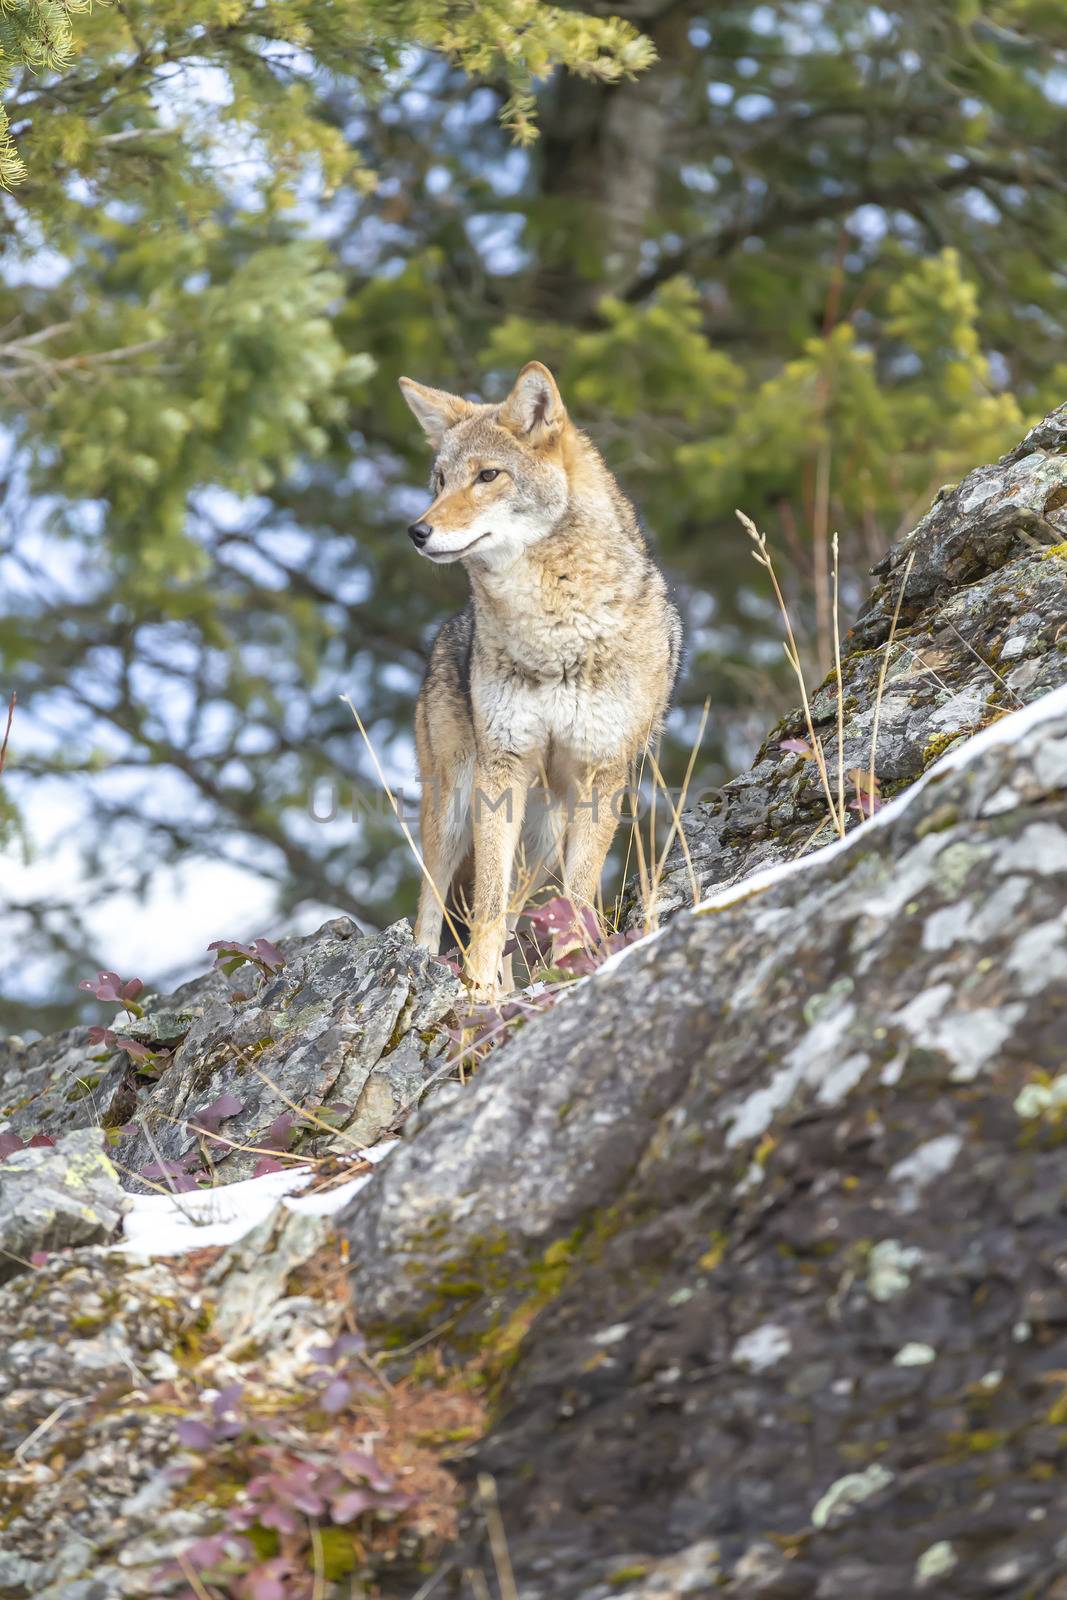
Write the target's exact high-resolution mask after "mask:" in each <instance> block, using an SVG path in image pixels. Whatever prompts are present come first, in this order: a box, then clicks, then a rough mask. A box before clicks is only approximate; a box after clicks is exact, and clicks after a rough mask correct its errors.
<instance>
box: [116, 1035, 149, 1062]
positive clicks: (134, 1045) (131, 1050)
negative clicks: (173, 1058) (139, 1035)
mask: <svg viewBox="0 0 1067 1600" xmlns="http://www.w3.org/2000/svg"><path fill="white" fill-rule="evenodd" d="M111 1042H112V1044H114V1045H115V1046H116V1048H117V1049H119V1050H125V1052H126V1054H127V1055H128V1056H133V1057H134V1059H135V1060H137V1061H143V1060H144V1058H145V1056H150V1055H152V1054H153V1051H151V1050H149V1048H148V1046H147V1045H146V1044H141V1042H140V1040H138V1039H124V1038H123V1037H122V1035H121V1034H118V1035H116V1036H115V1038H113V1039H112V1041H111Z"/></svg>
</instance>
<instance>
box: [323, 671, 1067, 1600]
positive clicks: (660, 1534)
mask: <svg viewBox="0 0 1067 1600" xmlns="http://www.w3.org/2000/svg"><path fill="white" fill-rule="evenodd" d="M1027 719H1029V720H1027ZM1065 951H1067V693H1064V692H1062V691H1061V692H1060V693H1058V694H1056V695H1053V696H1050V697H1048V698H1047V699H1046V700H1045V701H1044V702H1042V703H1040V704H1038V705H1035V706H1033V707H1032V708H1030V710H1029V712H1027V713H1021V714H1020V717H1019V719H1018V720H1017V721H1011V722H1006V723H1004V725H1003V727H1002V728H1000V729H994V730H990V732H989V734H987V735H986V736H985V738H984V739H983V740H979V741H974V742H973V743H972V744H971V745H969V746H967V747H965V748H964V749H963V750H961V752H960V754H959V757H958V759H957V762H956V764H955V765H953V766H951V767H949V768H948V769H947V770H946V769H941V770H940V771H939V772H938V773H936V774H932V775H931V777H930V778H929V779H928V780H927V781H926V783H925V784H924V785H922V786H921V787H919V789H918V790H917V791H913V792H912V793H911V794H910V795H909V796H907V797H903V798H902V799H901V801H900V802H899V803H898V805H897V806H895V807H892V808H887V810H886V812H885V813H883V815H882V816H881V817H880V818H879V820H878V822H877V824H876V825H875V826H873V827H870V828H868V829H866V830H864V831H863V832H862V833H856V834H854V835H853V836H852V837H851V838H850V839H849V840H848V841H847V842H846V844H845V845H844V846H843V847H840V848H838V849H836V850H834V851H832V852H830V853H828V854H827V855H826V856H824V857H821V858H819V859H817V860H814V861H811V862H807V863H804V864H803V866H802V868H801V869H799V870H797V871H795V872H793V873H792V874H791V875H789V876H787V877H785V878H783V879H781V880H779V881H778V882H777V883H775V884H773V885H771V886H770V887H767V888H765V889H764V890H762V891H757V892H756V893H750V894H748V895H742V896H740V897H739V898H738V899H737V900H736V902H735V903H734V904H732V905H729V906H725V907H723V908H721V909H717V910H715V911H709V912H706V913H703V914H697V915H684V916H678V917H677V918H675V919H674V920H673V921H672V922H671V923H670V925H669V926H668V927H667V929H666V930H665V931H664V932H663V933H662V934H661V935H660V936H659V937H658V938H656V939H654V940H652V941H650V942H649V943H647V944H645V945H641V946H638V947H636V948H635V949H634V950H633V951H632V953H630V954H629V955H628V956H627V957H626V958H625V959H624V960H623V961H622V962H620V963H619V964H618V965H617V966H616V967H615V968H614V969H613V970H612V971H610V972H609V973H607V974H604V975H602V976H596V977H594V978H592V979H591V980H590V981H589V982H588V983H586V984H585V985H584V986H583V987H581V988H580V989H578V990H577V991H575V992H573V993H571V994H570V995H568V996H567V997H566V998H565V999H564V1000H563V1001H562V1002H561V1003H560V1004H559V1005H558V1006H557V1008H556V1009H555V1011H554V1012H553V1013H551V1014H549V1015H547V1016H545V1017H542V1018H539V1019H537V1020H536V1021H534V1022H533V1023H532V1024H530V1025H529V1026H528V1027H526V1028H525V1029H524V1030H523V1032H522V1033H521V1034H520V1035H519V1036H518V1037H517V1038H516V1040H515V1041H514V1042H513V1043H512V1044H510V1045H509V1046H508V1047H507V1048H506V1049H505V1050H503V1051H501V1052H500V1053H499V1055H497V1056H494V1057H491V1058H490V1060H489V1062H488V1063H487V1064H486V1065H485V1066H484V1067H483V1069H482V1070H481V1072H480V1073H479V1075H478V1077H477V1078H476V1080H475V1081H474V1083H473V1085H472V1086H471V1087H470V1089H469V1090H468V1091H467V1093H466V1095H465V1096H464V1097H463V1098H462V1099H460V1100H457V1101H455V1102H452V1103H449V1104H446V1105H445V1106H444V1107H443V1108H442V1109H441V1110H440V1111H438V1112H432V1113H430V1115H429V1116H428V1119H427V1121H426V1123H425V1125H424V1127H423V1129H422V1131H421V1132H420V1133H419V1135H418V1136H417V1137H416V1138H415V1139H414V1140H412V1141H411V1142H410V1143H408V1144H406V1145H402V1146H401V1147H400V1148H399V1149H398V1150H397V1151H396V1153H395V1154H394V1155H393V1156H392V1157H391V1158H390V1160H389V1161H388V1162H387V1163H386V1164H385V1166H384V1167H383V1169H382V1171H381V1173H380V1175H379V1177H378V1179H377V1180H376V1182H375V1183H374V1184H373V1185H371V1186H370V1187H369V1188H368V1189H367V1190H365V1191H364V1192H363V1193H362V1194H360V1195H359V1196H357V1197H356V1199H355V1200H354V1202H353V1204H352V1207H351V1210H350V1213H349V1215H348V1218H347V1224H346V1225H347V1228H348V1232H349V1237H350V1240H351V1248H352V1253H353V1272H354V1277H355V1286H356V1296H357V1302H358V1303H359V1305H360V1308H361V1315H362V1318H363V1320H364V1323H365V1325H370V1326H375V1325H378V1326H381V1327H390V1328H398V1327H399V1328H403V1330H404V1332H405V1336H408V1337H410V1336H412V1335H417V1333H418V1331H419V1330H420V1329H429V1328H431V1327H433V1326H435V1325H438V1324H440V1322H441V1321H442V1320H443V1318H444V1317H445V1316H446V1315H447V1312H446V1311H445V1307H446V1306H447V1307H448V1308H449V1309H450V1310H451V1312H452V1316H453V1318H454V1319H455V1320H454V1321H453V1323H452V1325H451V1327H450V1329H449V1331H448V1333H447V1335H446V1337H447V1339H448V1341H449V1342H450V1343H451V1345H452V1347H453V1348H454V1350H455V1351H456V1352H457V1355H459V1356H460V1357H462V1356H464V1354H465V1353H466V1352H470V1351H471V1350H480V1351H481V1352H482V1353H483V1358H488V1360H489V1362H490V1370H491V1371H492V1370H494V1368H493V1363H494V1361H495V1362H496V1363H497V1367H496V1369H495V1370H496V1371H497V1381H498V1382H499V1384H500V1400H499V1408H498V1412H497V1417H496V1421H495V1423H494V1426H493V1428H492V1429H491V1431H490V1433H489V1435H488V1437H487V1438H486V1440H485V1441H483V1443H482V1444H481V1445H480V1446H479V1447H477V1449H476V1450H475V1452H474V1459H473V1461H472V1463H471V1466H470V1470H471V1471H472V1472H473V1471H475V1470H479V1471H482V1472H488V1473H490V1474H491V1475H492V1476H493V1477H494V1478H495V1480H496V1483H497V1486H498V1491H499V1496H500V1504H501V1510H502V1515H503V1520H504V1524H505V1526H506V1528H507V1530H508V1538H509V1545H510V1550H511V1558H512V1561H513V1563H514V1565H515V1568H516V1573H517V1580H518V1585H519V1593H520V1596H521V1597H522V1600H541V1597H544V1600H548V1597H549V1596H551V1597H552V1600H578V1597H579V1596H583V1595H587V1594H593V1593H599V1592H600V1591H599V1590H598V1587H597V1586H598V1585H605V1584H607V1585H609V1589H610V1582H611V1573H612V1572H613V1571H616V1570H617V1569H618V1568H619V1567H620V1565H621V1566H622V1567H623V1568H624V1569H625V1568H626V1567H627V1566H629V1565H630V1564H632V1563H633V1562H634V1561H635V1557H634V1554H633V1553H634V1551H635V1550H636V1551H638V1552H639V1553H640V1557H641V1558H642V1559H643V1561H644V1562H645V1564H646V1565H648V1566H649V1570H650V1571H653V1570H655V1564H656V1563H658V1562H663V1561H666V1560H667V1559H668V1558H672V1557H674V1556H676V1555H677V1554H678V1552H679V1551H681V1550H683V1549H687V1548H689V1547H693V1546H697V1545H700V1544H702V1543H705V1542H708V1541H710V1543H711V1544H713V1545H714V1546H715V1547H716V1549H717V1550H718V1551H719V1552H720V1561H721V1567H722V1580H721V1582H722V1585H724V1586H725V1588H726V1592H734V1593H737V1594H745V1593H748V1592H751V1593H754V1594H759V1593H761V1592H762V1593H766V1594H769V1595H770V1594H776V1593H780V1594H782V1595H783V1596H786V1595H797V1596H801V1595H804V1596H823V1595H825V1596H828V1597H830V1596H838V1595H841V1596H845V1595H855V1594H858V1593H862V1594H864V1595H866V1596H885V1597H886V1600H889V1597H891V1596H892V1597H895V1596H898V1595H901V1594H904V1593H908V1592H910V1585H911V1583H912V1578H913V1574H914V1571H915V1569H916V1565H917V1563H918V1561H919V1560H920V1558H921V1557H922V1555H923V1552H924V1551H925V1550H926V1549H927V1548H928V1547H929V1546H931V1545H933V1544H935V1543H937V1542H938V1541H946V1542H949V1543H951V1544H952V1545H953V1548H954V1550H955V1551H956V1553H957V1555H958V1564H957V1566H956V1567H955V1568H954V1570H953V1579H952V1582H953V1587H952V1593H953V1594H954V1595H955V1596H970V1595H975V1596H977V1595H984V1594H987V1593H993V1592H1004V1593H1009V1594H1012V1595H1015V1596H1017V1597H1021V1596H1023V1595H1024V1594H1028V1593H1044V1592H1046V1589H1047V1587H1048V1585H1049V1584H1050V1583H1051V1582H1052V1579H1053V1577H1054V1576H1055V1575H1056V1573H1057V1572H1058V1571H1059V1559H1058V1557H1057V1556H1056V1555H1055V1552H1054V1543H1055V1540H1056V1539H1057V1538H1058V1537H1059V1532H1058V1530H1059V1529H1060V1528H1062V1526H1063V1525H1064V1522H1065V1520H1067V1491H1065V1490H1064V1479H1063V1476H1062V1467H1063V1465H1064V1464H1065V1461H1067V1457H1065V1454H1064V1452H1065V1451H1067V1430H1065V1429H1064V1428H1063V1426H1062V1424H1061V1425H1060V1426H1058V1427H1057V1426H1056V1424H1055V1422H1053V1423H1052V1425H1051V1426H1050V1422H1049V1419H1050V1418H1058V1417H1059V1416H1060V1412H1059V1411H1058V1410H1057V1409H1056V1399H1057V1396H1058V1395H1059V1394H1060V1393H1061V1391H1062V1383H1060V1386H1059V1387H1057V1381H1056V1380H1054V1379H1052V1377H1051V1373H1052V1372H1053V1371H1061V1370H1063V1367H1064V1366H1065V1365H1067V1295H1065V1292H1064V1268H1063V1252H1062V1238H1063V1228H1064V1221H1065V1213H1067V1146H1065V1145H1064V1142H1063V1138H1062V1128H1061V1124H1060V1121H1059V1117H1060V1111H1059V1109H1058V1108H1059V1105H1060V1101H1059V1099H1058V1093H1059V1091H1058V1088H1057V1086H1056V1080H1057V1076H1058V1074H1059V1073H1060V1072H1061V1071H1062V1065H1063V1063H1062V1033H1063V1028H1064V1022H1065V1008H1067V985H1065V984H1064V983H1063V981H1062V977H1061V976H1060V973H1061V970H1062V958H1063V956H1064V953H1065ZM1048 1079H1051V1080H1052V1088H1050V1090H1049V1091H1048V1098H1047V1100H1043V1099H1042V1097H1041V1096H1040V1095H1038V1097H1037V1101H1036V1102H1035V1101H1034V1097H1033V1095H1032V1093H1031V1094H1030V1096H1029V1099H1028V1098H1026V1097H1024V1099H1023V1100H1022V1101H1021V1102H1020V1101H1019V1096H1020V1094H1022V1093H1023V1091H1024V1090H1028V1086H1031V1085H1033V1084H1034V1083H1035V1082H1038V1083H1044V1082H1046V1081H1047V1080H1048ZM1053 1091H1055V1092H1053ZM1028 1093H1029V1091H1028ZM1017 1102H1018V1103H1019V1104H1020V1105H1021V1107H1022V1110H1017V1109H1016V1104H1017ZM1034 1194H1040V1195H1042V1196H1045V1195H1047V1196H1049V1197H1050V1204H1049V1205H1048V1206H1047V1207H1046V1206H1039V1207H1034V1206H1032V1205H1030V1204H1029V1203H1028V1202H1029V1198H1030V1197H1031V1196H1032V1195H1034ZM457 1313H458V1316H457ZM1024 1327H1025V1328H1026V1329H1027V1330H1028V1332H1027V1334H1026V1336H1025V1337H1021V1336H1020V1330H1022V1329H1023V1328H1024ZM1013 1330H1014V1331H1013ZM909 1344H910V1345H913V1346H914V1345H925V1346H928V1347H929V1348H930V1349H931V1350H932V1351H933V1352H934V1353H935V1359H934V1360H932V1361H924V1362H922V1363H910V1362H909V1363H905V1364H903V1365H902V1364H898V1363H896V1361H895V1357H896V1356H897V1354H898V1352H899V1351H900V1350H901V1349H902V1348H905V1347H906V1346H908V1345H909ZM1028 1460H1029V1461H1030V1462H1032V1463H1033V1466H1034V1468H1035V1470H1032V1471H1031V1470H1030V1468H1029V1467H1028V1466H1027V1465H1025V1463H1026V1462H1027V1461H1028ZM1050 1469H1051V1470H1050ZM1022 1522H1025V1528H1026V1534H1025V1538H1024V1540H1023V1546H1024V1553H1025V1560H1022V1559H1021V1558H1020V1556H1019V1543H1020V1534H1019V1528H1020V1524H1021V1523H1022ZM481 1537H482V1536H481V1532H480V1529H479V1527H478V1525H477V1524H476V1523H475V1522H472V1527H471V1533H470V1539H469V1542H468V1544H467V1545H466V1546H465V1547H464V1549H463V1551H462V1552H461V1554H460V1556H459V1558H458V1559H459V1560H460V1562H461V1564H466V1565H470V1564H472V1563H477V1562H479V1561H481V1562H482V1565H483V1570H484V1572H485V1573H486V1575H487V1577H488V1576H489V1574H490V1573H491V1570H492V1565H491V1561H490V1559H489V1556H488V1554H487V1552H486V1551H485V1550H484V1549H483V1548H482V1545H481ZM786 1537H788V1538H790V1539H792V1540H795V1541H796V1546H795V1559H793V1560H791V1561H790V1562H788V1563H787V1566H786V1570H785V1571H784V1572H783V1573H781V1574H779V1575H777V1576H773V1577H772V1575H770V1574H769V1573H768V1575H767V1576H766V1580H765V1581H764V1578H763V1577H759V1571H758V1566H757V1564H756V1562H755V1559H754V1558H753V1557H752V1554H751V1550H752V1547H753V1545H754V1544H762V1543H765V1542H767V1541H768V1540H770V1539H772V1538H774V1539H776V1540H781V1539H782V1538H786ZM746 1551H747V1552H748V1556H747V1557H746ZM746 1561H747V1565H745V1564H744V1563H745V1562H746ZM549 1563H550V1565H549ZM1009 1571H1010V1572H1017V1574H1018V1575H1017V1577H1016V1578H1010V1577H1008V1576H1004V1575H1006V1574H1008V1573H1009ZM995 1573H1000V1574H1002V1577H1003V1583H1002V1589H1001V1590H1000V1591H997V1589H996V1587H995V1585H996V1583H997V1582H1001V1579H1000V1578H995V1577H994V1576H993V1575H994V1574H995ZM758 1577H759V1582H760V1583H764V1587H763V1589H762V1590H761V1589H760V1587H759V1586H758V1583H757V1578H758ZM643 1581H644V1579H642V1582H643ZM775 1584H777V1585H778V1587H777V1588H776V1587H775ZM605 1592H607V1591H605ZM631 1592H633V1593H635V1594H641V1593H644V1592H646V1591H644V1590H642V1589H641V1588H639V1587H636V1586H635V1587H634V1588H633V1590H632V1591H631ZM678 1592H682V1591H678Z"/></svg>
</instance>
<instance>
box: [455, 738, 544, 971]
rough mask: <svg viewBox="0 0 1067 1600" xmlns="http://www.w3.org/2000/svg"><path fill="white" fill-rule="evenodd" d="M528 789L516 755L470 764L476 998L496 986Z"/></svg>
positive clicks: (471, 952) (470, 956)
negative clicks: (472, 789)
mask: <svg viewBox="0 0 1067 1600" xmlns="http://www.w3.org/2000/svg"><path fill="white" fill-rule="evenodd" d="M529 784H530V768H529V763H527V762H525V761H523V760H521V759H519V758H517V757H515V756H501V757H498V758H497V759H495V760H493V759H490V760H482V761H479V762H477V763H476V765H475V769H474V795H473V799H472V803H471V815H472V822H473V826H474V908H473V913H472V916H471V920H470V944H469V945H468V948H467V976H468V978H469V980H470V983H471V986H472V988H473V989H474V992H475V994H476V995H479V996H487V995H491V994H493V993H494V992H495V991H496V989H497V987H498V985H499V982H500V963H501V959H502V957H503V954H504V943H505V940H506V938H507V923H506V920H505V918H506V913H507V909H508V896H509V894H510V892H511V874H512V868H513V866H514V862H515V851H516V849H517V847H518V842H519V836H520V834H521V833H522V821H523V816H524V813H525V810H526V793H527V790H528V788H529Z"/></svg>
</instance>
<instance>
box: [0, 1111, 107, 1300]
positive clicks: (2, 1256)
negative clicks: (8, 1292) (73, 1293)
mask: <svg viewBox="0 0 1067 1600" xmlns="http://www.w3.org/2000/svg"><path fill="white" fill-rule="evenodd" d="M126 1204H127V1202H126V1197H125V1195H124V1194H123V1192H122V1189H121V1187H120V1186H119V1180H118V1174H117V1172H116V1171H115V1169H114V1167H113V1166H112V1165H111V1162H110V1161H109V1160H108V1159H107V1156H106V1155H105V1153H104V1150H103V1140H102V1138H101V1136H100V1134H99V1132H97V1131H96V1130H95V1129H92V1128H85V1129H82V1130H80V1131H78V1132H74V1133H68V1134H65V1135H64V1136H63V1138H61V1139H60V1140H59V1142H58V1144H56V1145H55V1146H48V1145H45V1146H39V1147H37V1148H36V1149H31V1148H27V1149H24V1150H16V1151H13V1152H12V1154H11V1155H9V1156H8V1157H7V1158H6V1159H5V1160H4V1161H3V1162H0V1282H3V1280H4V1279H5V1278H12V1277H14V1276H15V1274H16V1273H17V1272H20V1271H24V1270H25V1269H26V1268H28V1267H31V1266H32V1265H33V1258H34V1257H35V1256H36V1255H39V1254H40V1253H42V1252H48V1251H51V1250H62V1249H66V1248H67V1247H68V1246H70V1245H80V1244H94V1243H96V1242H98V1241H99V1242H103V1241H105V1240H107V1239H110V1238H111V1237H112V1235H113V1234H114V1233H115V1230H116V1229H117V1227H118V1225H119V1221H120V1219H121V1217H122V1213H123V1211H124V1209H125V1207H126Z"/></svg>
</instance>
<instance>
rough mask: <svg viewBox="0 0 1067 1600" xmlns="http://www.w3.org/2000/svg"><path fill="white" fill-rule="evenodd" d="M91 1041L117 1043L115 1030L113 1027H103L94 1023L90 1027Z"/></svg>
mask: <svg viewBox="0 0 1067 1600" xmlns="http://www.w3.org/2000/svg"><path fill="white" fill-rule="evenodd" d="M89 1043H90V1044H108V1045H113V1044H114V1043H115V1033H114V1030H113V1029H112V1028H101V1027H99V1026H97V1025H96V1024H94V1025H93V1027H91V1028H90V1029H89Z"/></svg>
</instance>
